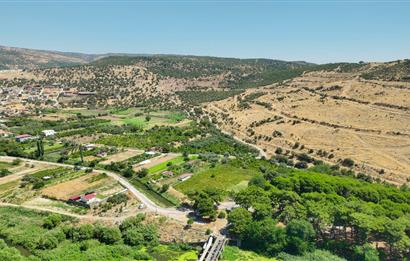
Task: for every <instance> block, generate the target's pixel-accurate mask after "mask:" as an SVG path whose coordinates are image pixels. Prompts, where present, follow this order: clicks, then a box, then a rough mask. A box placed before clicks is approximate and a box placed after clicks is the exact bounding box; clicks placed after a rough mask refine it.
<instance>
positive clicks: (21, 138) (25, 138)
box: [16, 134, 37, 142]
mask: <svg viewBox="0 0 410 261" xmlns="http://www.w3.org/2000/svg"><path fill="white" fill-rule="evenodd" d="M36 138H37V137H34V136H31V135H30V134H22V135H18V136H16V141H17V142H25V141H28V140H33V139H36Z"/></svg>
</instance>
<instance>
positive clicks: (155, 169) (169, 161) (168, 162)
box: [148, 155, 184, 174]
mask: <svg viewBox="0 0 410 261" xmlns="http://www.w3.org/2000/svg"><path fill="white" fill-rule="evenodd" d="M172 156H174V155H172ZM168 158H169V157H165V160H166V161H162V162H159V161H157V163H158V164H156V165H153V166H152V167H149V168H148V173H149V174H154V173H157V172H161V171H164V170H166V169H167V165H179V164H181V163H183V162H184V157H183V156H176V157H174V158H171V159H168Z"/></svg>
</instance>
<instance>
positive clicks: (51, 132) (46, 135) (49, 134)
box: [41, 130, 57, 137]
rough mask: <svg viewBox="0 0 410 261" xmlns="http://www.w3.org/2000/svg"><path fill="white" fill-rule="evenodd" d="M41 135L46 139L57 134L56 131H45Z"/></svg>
mask: <svg viewBox="0 0 410 261" xmlns="http://www.w3.org/2000/svg"><path fill="white" fill-rule="evenodd" d="M41 133H42V134H43V135H44V137H52V136H54V135H56V134H57V132H55V130H43V131H41Z"/></svg>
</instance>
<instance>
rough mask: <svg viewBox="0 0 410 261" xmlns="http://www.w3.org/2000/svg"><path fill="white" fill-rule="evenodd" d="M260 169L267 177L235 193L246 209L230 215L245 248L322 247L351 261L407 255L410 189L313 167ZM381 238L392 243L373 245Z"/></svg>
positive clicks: (300, 252)
mask: <svg viewBox="0 0 410 261" xmlns="http://www.w3.org/2000/svg"><path fill="white" fill-rule="evenodd" d="M261 171H262V172H263V173H264V180H260V179H259V180H252V181H251V182H250V186H249V187H248V188H247V189H245V190H243V191H240V192H238V193H236V194H235V197H234V199H235V202H236V203H237V204H239V205H240V206H241V207H240V208H237V209H234V210H233V211H231V212H230V213H229V216H228V221H229V224H230V225H229V231H230V233H231V234H232V235H234V236H235V237H237V238H238V239H240V240H242V242H243V245H244V246H245V247H246V248H249V249H252V250H255V251H257V252H259V253H263V254H267V255H271V256H275V255H277V254H278V253H279V252H282V251H286V252H287V253H290V254H297V255H304V253H306V252H309V251H313V250H314V249H315V248H316V247H318V248H322V249H328V250H331V251H332V252H334V253H336V254H338V255H341V256H344V257H346V258H347V259H349V260H351V259H354V260H378V258H379V257H387V256H388V257H389V258H390V259H400V258H404V257H405V256H406V255H407V254H408V253H407V251H408V249H409V248H410V238H409V234H408V231H410V222H409V220H410V218H409V217H410V200H409V199H410V190H408V189H401V190H400V189H398V188H396V187H393V186H389V185H384V184H378V183H369V182H366V181H362V180H357V179H355V178H353V177H343V176H331V175H327V174H321V173H317V172H313V171H312V170H308V171H302V170H295V169H290V168H281V167H277V168H276V169H275V170H274V171H272V170H269V169H265V167H263V168H261ZM278 222H283V223H284V224H285V228H283V226H280V225H278ZM347 231H350V232H347ZM377 242H383V244H385V245H387V247H385V248H379V249H377V250H376V249H375V248H374V247H370V245H369V244H376V245H377ZM370 256H371V257H372V258H375V259H366V258H367V257H369V258H370Z"/></svg>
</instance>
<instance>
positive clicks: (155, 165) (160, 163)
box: [133, 153, 181, 173]
mask: <svg viewBox="0 0 410 261" xmlns="http://www.w3.org/2000/svg"><path fill="white" fill-rule="evenodd" d="M180 157H181V156H179V154H176V153H166V154H161V155H159V156H157V157H155V158H151V159H149V161H150V162H147V163H146V164H143V165H141V164H135V165H134V166H133V168H134V170H135V171H139V170H141V169H148V171H149V170H150V169H151V171H150V173H154V172H157V171H159V170H161V169H162V168H164V167H166V164H167V162H169V161H172V160H176V158H180ZM164 164H165V165H164Z"/></svg>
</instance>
